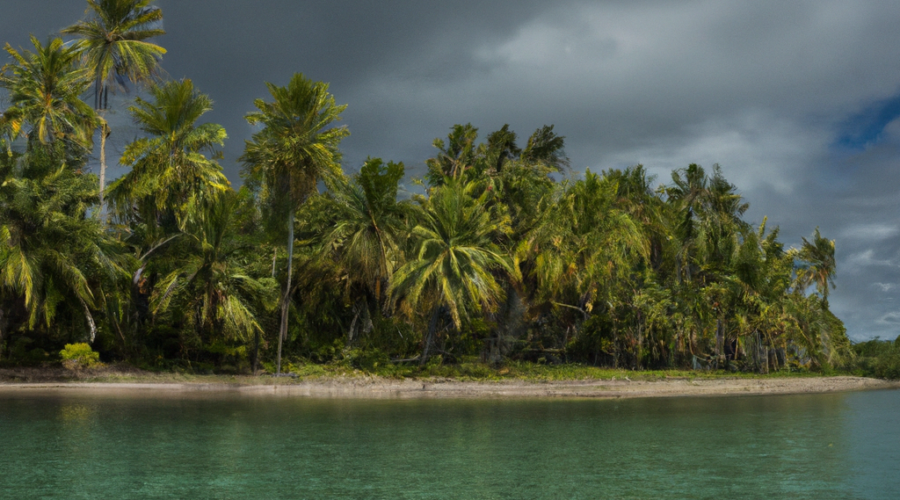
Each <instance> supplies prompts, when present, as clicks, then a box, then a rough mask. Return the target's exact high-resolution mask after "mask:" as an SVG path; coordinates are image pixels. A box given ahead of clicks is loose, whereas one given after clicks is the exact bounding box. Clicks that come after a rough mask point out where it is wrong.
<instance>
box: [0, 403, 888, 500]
mask: <svg viewBox="0 0 900 500" xmlns="http://www.w3.org/2000/svg"><path fill="white" fill-rule="evenodd" d="M773 497H779V498H815V499H830V498H900V391H896V390H893V391H872V392H859V393H844V394H825V395H798V396H757V397H723V398H678V399H648V400H618V401H567V400H542V401H509V400H487V401H484V400H471V401H465V400H462V401H446V400H444V401H442V400H434V401H431V400H415V401H358V400H357V401H354V400H319V399H302V398H283V399H279V398H271V397H251V398H248V397H244V398H241V397H237V396H233V397H232V396H208V397H199V398H198V397H197V396H196V395H192V396H191V397H152V396H150V397H148V396H142V397H140V398H137V397H127V396H84V395H82V396H78V395H77V394H72V395H64V396H60V395H34V394H32V395H26V394H17V395H10V394H0V498H10V499H19V498H66V499H71V498H107V499H113V498H235V499H237V498H310V499H312V498H467V499H468V498H472V499H474V498H516V499H518V498H717V499H721V498H773Z"/></svg>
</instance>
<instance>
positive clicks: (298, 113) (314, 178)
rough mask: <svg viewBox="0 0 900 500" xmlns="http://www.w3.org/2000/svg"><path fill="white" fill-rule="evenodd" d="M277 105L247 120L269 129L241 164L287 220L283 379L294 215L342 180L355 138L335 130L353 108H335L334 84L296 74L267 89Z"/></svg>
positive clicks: (261, 104)
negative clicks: (348, 143)
mask: <svg viewBox="0 0 900 500" xmlns="http://www.w3.org/2000/svg"><path fill="white" fill-rule="evenodd" d="M266 86H267V87H268V89H269V94H270V95H271V96H272V101H271V102H266V101H265V100H263V99H257V100H256V101H254V105H255V106H256V108H257V109H258V110H259V111H258V112H255V113H250V114H248V115H247V121H248V122H250V124H251V125H261V126H262V127H263V128H262V129H261V130H260V131H259V132H257V133H255V134H253V138H252V139H251V140H250V141H247V143H246V146H245V149H244V154H243V155H242V156H241V160H242V161H243V162H244V165H245V169H244V176H245V178H246V179H247V181H248V184H250V185H251V186H256V187H260V188H261V195H262V202H263V203H264V204H265V205H267V206H268V207H269V209H270V213H271V214H273V219H280V218H281V217H285V218H286V219H287V221H286V222H287V224H286V225H287V230H288V231H287V232H288V245H287V247H288V251H287V254H288V266H287V270H288V272H287V278H286V286H285V287H284V300H283V302H282V315H281V329H280V332H279V335H278V360H277V372H278V373H279V374H280V373H281V343H282V341H283V340H284V337H285V336H286V335H287V319H288V310H289V306H290V303H289V299H290V291H291V274H292V264H293V256H294V214H295V213H296V211H297V208H298V207H299V206H300V204H302V203H303V202H304V201H306V198H307V197H308V196H309V195H310V194H312V193H313V192H315V191H316V184H317V183H318V182H319V180H321V179H322V178H323V177H329V176H332V177H339V176H340V175H342V172H341V168H340V163H339V161H340V153H339V151H338V144H339V143H340V141H341V139H343V138H344V137H346V136H347V135H348V134H349V132H348V131H347V129H346V128H344V127H336V126H334V122H336V121H338V120H340V117H341V112H343V111H344V109H345V108H346V107H347V106H346V105H342V106H339V105H337V104H335V100H334V96H332V95H331V94H330V93H329V92H328V84H326V83H322V82H314V81H312V80H310V79H308V78H306V77H304V76H303V75H302V74H299V73H298V74H295V75H294V76H293V77H292V78H291V81H290V82H289V83H288V85H287V86H286V87H278V86H276V85H273V84H271V83H267V84H266Z"/></svg>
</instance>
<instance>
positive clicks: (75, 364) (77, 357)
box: [59, 342, 100, 369]
mask: <svg viewBox="0 0 900 500" xmlns="http://www.w3.org/2000/svg"><path fill="white" fill-rule="evenodd" d="M59 355H60V356H61V357H62V359H63V366H65V367H66V368H69V369H78V368H91V367H94V366H98V365H100V353H99V352H94V351H93V349H91V346H90V345H88V344H85V343H84V342H81V343H78V344H66V347H65V349H63V350H62V351H59Z"/></svg>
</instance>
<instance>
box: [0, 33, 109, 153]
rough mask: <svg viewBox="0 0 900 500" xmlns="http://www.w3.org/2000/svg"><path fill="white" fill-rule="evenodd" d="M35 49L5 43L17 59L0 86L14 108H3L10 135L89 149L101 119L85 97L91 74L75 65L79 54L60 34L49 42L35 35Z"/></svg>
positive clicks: (0, 76) (2, 76)
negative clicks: (65, 42)
mask: <svg viewBox="0 0 900 500" xmlns="http://www.w3.org/2000/svg"><path fill="white" fill-rule="evenodd" d="M31 43H32V44H33V45H34V48H35V51H34V52H31V51H27V50H26V51H23V52H19V51H17V50H16V49H14V48H12V47H10V45H9V44H7V45H6V52H7V53H9V55H10V56H11V57H12V58H13V61H14V62H12V63H10V64H7V65H5V66H4V67H3V71H2V73H0V86H2V87H3V88H5V89H6V90H7V91H8V92H9V101H10V104H11V107H12V108H15V110H16V111H15V112H11V111H9V110H8V111H6V112H4V115H3V116H4V121H5V122H6V124H7V127H9V131H10V132H8V133H11V135H16V134H15V132H17V131H18V130H20V129H21V130H25V131H27V133H28V135H29V138H30V139H31V140H32V141H38V142H39V143H41V144H45V145H46V144H49V143H51V142H53V141H55V140H59V141H61V142H65V143H66V144H67V145H68V146H69V147H78V148H81V149H85V148H88V147H89V146H90V142H91V133H92V131H93V128H94V125H95V123H96V115H95V114H94V112H93V110H92V109H91V108H90V106H88V105H87V104H85V103H84V101H82V100H81V94H83V93H84V91H85V90H86V89H87V88H88V87H89V86H90V73H89V72H88V71H86V70H84V69H80V68H78V67H76V66H75V63H76V62H77V59H78V54H77V52H76V51H75V50H74V49H72V48H70V47H66V46H64V45H63V42H62V40H60V39H59V38H55V39H52V40H50V41H49V42H48V43H47V44H46V45H44V44H42V43H41V42H40V41H39V40H38V39H37V38H35V37H33V36H32V37H31Z"/></svg>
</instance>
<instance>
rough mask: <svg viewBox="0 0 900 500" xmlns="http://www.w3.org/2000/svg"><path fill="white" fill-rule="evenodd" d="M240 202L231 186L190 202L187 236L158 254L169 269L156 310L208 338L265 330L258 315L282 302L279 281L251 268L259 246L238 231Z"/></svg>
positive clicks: (242, 335)
mask: <svg viewBox="0 0 900 500" xmlns="http://www.w3.org/2000/svg"><path fill="white" fill-rule="evenodd" d="M239 203H240V200H239V198H238V195H237V193H235V192H234V191H230V190H229V191H227V192H225V193H224V194H222V195H221V196H217V197H216V199H215V200H214V201H213V202H212V203H207V204H194V205H192V206H191V207H190V209H191V210H192V211H193V212H194V214H193V216H192V217H190V218H188V220H187V222H186V223H185V224H184V231H183V233H181V236H180V237H179V238H178V239H177V240H176V241H174V242H173V244H172V246H170V247H168V249H167V250H166V251H165V252H164V253H162V254H160V255H159V256H157V257H156V260H157V261H158V262H157V265H158V266H160V267H164V268H168V269H169V272H168V273H167V274H166V276H165V277H163V278H162V279H161V280H160V281H159V283H158V284H157V286H156V287H155V290H154V293H153V298H152V305H153V306H154V314H157V315H158V314H163V313H169V314H173V315H174V314H177V315H179V316H180V317H181V318H182V319H183V320H184V321H185V322H186V323H187V325H188V326H190V327H192V328H193V329H194V330H195V331H196V332H198V333H201V334H203V336H205V337H207V339H209V338H210V337H212V336H219V338H220V339H223V340H241V341H249V339H250V336H251V334H255V333H259V332H260V331H261V330H262V328H261V327H260V325H259V322H258V320H257V315H258V314H259V313H260V312H261V310H264V309H269V308H270V307H269V306H270V304H274V303H277V296H278V294H277V284H276V282H275V280H274V279H273V278H268V277H263V278H256V277H253V276H251V274H250V272H249V271H248V270H247V266H246V261H247V259H246V257H247V256H248V255H249V254H250V252H252V251H253V248H254V246H253V245H252V242H249V241H245V240H244V239H242V238H239V237H238V235H236V234H235V233H236V232H237V231H238V229H239V228H238V225H237V222H238V209H239Z"/></svg>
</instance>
